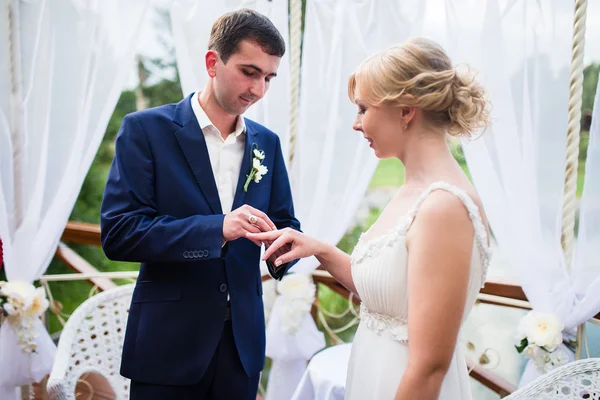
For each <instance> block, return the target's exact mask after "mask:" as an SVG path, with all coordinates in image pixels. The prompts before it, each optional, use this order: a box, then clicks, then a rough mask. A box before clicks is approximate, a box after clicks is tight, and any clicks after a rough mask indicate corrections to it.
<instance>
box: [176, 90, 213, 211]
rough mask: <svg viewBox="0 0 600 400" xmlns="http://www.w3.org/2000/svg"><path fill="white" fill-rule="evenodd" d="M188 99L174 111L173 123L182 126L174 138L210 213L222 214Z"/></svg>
mask: <svg viewBox="0 0 600 400" xmlns="http://www.w3.org/2000/svg"><path fill="white" fill-rule="evenodd" d="M190 97H191V95H190V96H188V97H186V98H185V99H184V100H182V101H181V102H180V103H179V104H178V105H177V108H176V110H175V118H174V119H173V121H174V122H176V123H178V124H179V125H182V127H181V129H179V130H177V131H176V132H175V137H176V138H177V141H178V142H179V146H180V147H181V151H182V152H183V154H184V155H185V159H186V160H187V163H188V164H189V166H190V168H191V169H192V172H193V173H194V177H195V178H196V181H197V182H198V185H199V186H200V189H201V190H202V193H203V194H204V197H206V200H207V201H208V204H209V205H210V208H211V210H212V212H213V213H215V214H222V213H223V210H222V209H221V200H220V198H219V191H218V190H217V184H216V182H215V176H214V173H213V170H212V166H211V164H210V156H209V155H208V148H207V147H206V140H205V139H204V134H203V133H202V130H201V129H200V126H199V125H198V121H197V119H196V117H195V115H194V112H193V110H192V106H191V104H190ZM192 117H193V118H192ZM182 121H183V122H182Z"/></svg>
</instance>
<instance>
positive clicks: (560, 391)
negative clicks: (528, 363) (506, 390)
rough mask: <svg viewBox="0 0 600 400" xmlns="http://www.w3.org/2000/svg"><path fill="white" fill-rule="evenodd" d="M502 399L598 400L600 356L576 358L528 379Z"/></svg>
mask: <svg viewBox="0 0 600 400" xmlns="http://www.w3.org/2000/svg"><path fill="white" fill-rule="evenodd" d="M504 399H505V400H525V399H540V400H542V399H543V400H567V399H569V400H572V399H589V400H600V358H588V359H585V360H577V361H573V362H570V363H568V364H566V365H563V366H560V367H558V368H556V369H554V370H552V371H550V372H548V373H546V374H545V375H543V376H541V377H539V378H537V379H536V380H534V381H533V382H530V383H529V384H527V385H526V386H524V387H522V388H521V389H519V390H517V391H516V392H514V393H513V394H511V395H510V396H508V397H505V398H504Z"/></svg>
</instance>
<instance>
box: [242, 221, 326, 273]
mask: <svg viewBox="0 0 600 400" xmlns="http://www.w3.org/2000/svg"><path fill="white" fill-rule="evenodd" d="M246 237H247V238H248V239H250V240H252V241H260V242H272V243H271V245H270V246H269V248H268V249H266V250H265V254H264V255H263V258H262V259H263V261H264V260H266V259H268V258H269V257H271V255H273V254H274V253H275V252H276V251H277V250H279V249H280V248H282V247H283V249H285V248H288V249H289V251H287V252H285V253H284V254H282V255H280V256H279V257H277V259H276V260H275V266H276V267H278V266H280V265H281V264H285V263H288V262H290V261H293V260H296V259H299V258H305V257H310V256H313V255H316V254H318V253H319V251H320V250H321V247H322V246H321V242H320V241H319V240H317V239H315V238H312V237H310V236H308V235H305V234H303V233H302V232H298V231H296V230H294V229H290V228H285V229H281V230H277V231H270V232H262V233H247V234H246Z"/></svg>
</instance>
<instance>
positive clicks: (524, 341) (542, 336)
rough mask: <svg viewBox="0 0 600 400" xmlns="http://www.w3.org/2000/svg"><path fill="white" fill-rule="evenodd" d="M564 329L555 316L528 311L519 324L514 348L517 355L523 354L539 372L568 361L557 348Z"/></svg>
mask: <svg viewBox="0 0 600 400" xmlns="http://www.w3.org/2000/svg"><path fill="white" fill-rule="evenodd" d="M564 328H565V326H564V324H562V323H561V322H560V321H559V320H558V318H556V316H555V315H553V314H547V313H541V312H537V311H530V312H529V313H527V314H526V315H525V316H524V317H523V318H522V319H521V321H520V323H519V328H518V333H517V337H516V339H517V344H516V345H515V347H516V348H517V351H518V352H519V353H523V352H525V355H526V356H527V357H529V358H530V359H531V360H533V362H534V364H535V366H536V367H537V369H538V370H539V371H540V372H542V373H545V372H548V371H549V370H551V369H553V368H554V367H557V366H559V365H563V364H566V363H567V362H568V361H569V358H568V354H567V353H566V352H565V351H564V350H563V349H561V348H560V347H559V346H560V345H561V344H562V343H563V333H562V331H563V329H564ZM565 344H566V345H570V343H569V342H567V343H565Z"/></svg>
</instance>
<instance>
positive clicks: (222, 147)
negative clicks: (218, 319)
mask: <svg viewBox="0 0 600 400" xmlns="http://www.w3.org/2000/svg"><path fill="white" fill-rule="evenodd" d="M190 101H191V102H192V110H193V111H194V115H195V116H196V119H197V120H198V125H200V129H202V133H203V134H204V139H205V140H206V147H207V148H208V157H209V158H210V165H211V167H212V171H213V175H214V177H215V183H216V184H217V191H218V192H219V200H220V201H221V209H222V211H223V214H227V213H229V212H231V207H232V205H233V198H234V196H235V189H236V188H237V184H238V180H239V177H240V169H241V168H242V158H244V150H245V145H246V123H245V122H244V118H243V117H242V116H241V115H240V116H239V117H238V119H237V123H236V126H235V130H234V131H233V132H231V133H230V134H229V136H227V139H223V136H221V132H220V131H219V130H218V129H217V127H216V126H214V125H213V123H212V122H211V120H210V118H208V115H206V113H205V112H204V110H203V109H202V107H201V106H200V102H199V101H198V92H196V93H194V95H193V96H192V99H191V100H190ZM225 243H226V242H225V241H223V245H225ZM229 299H230V295H229V292H227V300H229Z"/></svg>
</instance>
